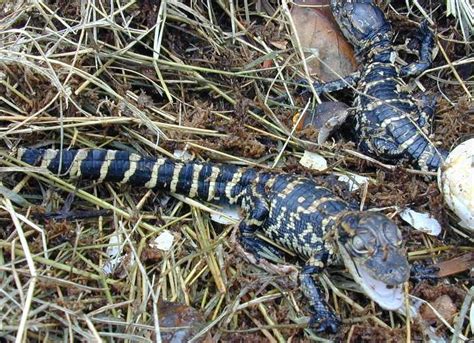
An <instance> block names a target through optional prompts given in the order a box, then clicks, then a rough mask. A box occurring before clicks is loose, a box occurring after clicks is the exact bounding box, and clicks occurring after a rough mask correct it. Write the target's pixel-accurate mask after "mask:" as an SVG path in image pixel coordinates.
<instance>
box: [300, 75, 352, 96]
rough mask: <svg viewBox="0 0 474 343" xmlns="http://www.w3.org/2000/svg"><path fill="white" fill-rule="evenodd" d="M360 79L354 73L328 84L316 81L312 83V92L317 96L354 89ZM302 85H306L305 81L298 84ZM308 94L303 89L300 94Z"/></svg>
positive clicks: (307, 91)
mask: <svg viewBox="0 0 474 343" xmlns="http://www.w3.org/2000/svg"><path fill="white" fill-rule="evenodd" d="M359 79H360V73H359V72H355V73H352V74H350V75H348V76H346V77H344V78H342V79H337V80H333V81H329V82H319V81H316V82H314V83H313V87H314V90H315V91H316V93H317V94H321V93H331V92H335V91H338V90H341V89H345V88H349V87H355V85H356V84H357V82H358V81H359ZM300 83H301V84H302V85H307V83H306V80H301V82H300ZM305 93H309V90H308V89H305V90H304V91H303V92H301V94H305Z"/></svg>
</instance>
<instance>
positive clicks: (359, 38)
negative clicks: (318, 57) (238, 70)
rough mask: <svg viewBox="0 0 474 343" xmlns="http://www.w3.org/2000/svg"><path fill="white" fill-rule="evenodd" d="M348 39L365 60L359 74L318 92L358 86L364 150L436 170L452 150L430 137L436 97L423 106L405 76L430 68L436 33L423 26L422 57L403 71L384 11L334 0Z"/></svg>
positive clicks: (366, 2)
mask: <svg viewBox="0 0 474 343" xmlns="http://www.w3.org/2000/svg"><path fill="white" fill-rule="evenodd" d="M331 9H332V12H333V15H334V17H335V18H336V21H337V22H338V24H339V27H340V28H341V30H342V32H343V33H344V36H345V37H346V38H347V39H348V40H349V41H351V43H352V44H353V45H354V47H355V48H356V52H357V55H358V56H359V58H360V60H361V61H360V66H361V67H360V70H359V72H357V73H354V74H352V75H349V76H347V77H346V78H344V79H343V80H336V81H331V82H328V83H325V84H319V83H315V85H314V86H315V89H316V91H317V92H332V91H336V90H340V89H343V88H347V87H351V86H352V87H355V88H356V91H357V97H356V99H355V107H356V109H355V111H354V112H355V113H354V115H355V120H356V126H355V135H356V137H357V140H358V146H359V149H360V150H361V151H363V152H365V153H368V154H370V155H374V156H376V157H378V158H380V159H382V160H388V161H390V160H392V161H393V160H398V159H400V158H406V159H408V160H409V161H410V162H411V163H413V164H415V165H417V166H418V167H419V168H420V169H422V170H427V171H436V170H437V169H438V168H439V166H440V165H441V163H442V162H443V160H444V159H445V158H446V156H447V152H446V151H444V150H442V149H439V148H436V147H435V146H433V144H432V143H431V142H430V141H429V139H428V131H429V117H431V116H432V115H433V113H434V107H435V102H434V101H433V99H432V98H428V97H426V98H425V99H423V101H424V104H423V105H422V106H421V107H418V106H417V104H416V102H415V100H414V98H413V97H412V96H411V94H409V93H408V92H407V91H406V90H404V88H405V87H404V84H403V81H402V80H401V77H404V76H411V75H416V74H419V73H421V72H423V71H424V70H426V69H427V68H428V67H429V66H430V64H431V50H432V46H433V42H434V40H433V33H432V32H431V30H430V29H429V28H428V26H427V24H426V23H422V24H421V27H420V33H421V35H422V39H421V42H420V43H421V45H420V59H419V61H418V62H416V63H412V64H409V65H406V66H404V67H402V68H399V67H398V66H396V65H395V64H394V61H395V56H396V52H395V50H394V48H393V33H392V29H391V26H390V24H389V23H388V22H387V20H386V19H385V16H384V14H383V13H382V11H381V10H380V9H379V8H378V7H377V6H376V5H374V4H373V2H372V1H370V0H354V1H347V0H331Z"/></svg>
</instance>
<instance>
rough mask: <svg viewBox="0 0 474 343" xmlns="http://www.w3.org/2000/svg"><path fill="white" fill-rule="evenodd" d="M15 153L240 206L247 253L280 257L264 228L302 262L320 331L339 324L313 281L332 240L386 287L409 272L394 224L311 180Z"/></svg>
mask: <svg viewBox="0 0 474 343" xmlns="http://www.w3.org/2000/svg"><path fill="white" fill-rule="evenodd" d="M17 156H18V159H20V160H21V161H23V162H24V163H26V164H29V165H32V166H38V167H43V168H47V169H48V170H49V171H51V172H52V173H54V174H58V175H61V176H62V177H65V178H82V179H89V180H98V181H113V182H120V183H127V184H131V185H133V186H138V187H145V188H151V189H160V190H164V191H168V192H173V193H177V194H182V195H185V196H189V197H194V198H199V199H201V200H204V201H211V202H225V203H229V204H237V205H239V206H240V207H241V208H242V209H243V212H244V214H245V215H244V219H243V220H242V221H241V223H240V225H239V229H240V232H241V237H240V238H241V242H242V244H243V246H244V248H245V249H246V250H247V251H249V252H251V253H253V254H255V255H256V256H257V257H259V256H260V257H261V256H262V255H265V254H267V253H271V254H277V255H281V252H280V251H279V250H277V249H276V248H273V247H272V246H269V245H267V243H265V242H264V241H263V240H261V239H259V238H257V236H256V235H255V233H256V231H261V232H263V233H264V234H265V235H266V236H268V237H270V238H271V239H273V240H274V241H275V242H277V243H279V244H281V245H283V246H284V247H286V248H288V249H289V250H291V251H293V252H295V253H296V254H297V255H298V256H299V257H300V258H301V259H302V260H303V261H305V264H304V267H303V270H302V272H301V275H300V281H301V288H302V291H303V293H304V294H305V296H307V297H308V299H309V301H310V305H311V307H312V308H313V310H314V315H313V316H312V318H311V324H312V325H313V326H314V327H317V329H318V330H319V331H332V332H335V331H336V330H337V329H338V327H339V325H340V321H339V319H338V317H337V316H336V315H335V314H334V312H332V311H331V310H330V308H329V306H328V304H327V303H326V301H325V300H324V297H323V296H322V293H321V291H320V289H319V287H318V285H317V284H316V283H315V281H314V279H313V276H314V275H315V274H317V273H319V272H321V270H322V269H323V268H324V267H326V265H328V264H331V263H333V262H334V261H335V260H336V257H337V256H336V252H337V249H338V248H337V246H339V247H341V246H342V247H344V249H346V250H347V251H348V252H349V253H350V254H351V258H353V259H354V261H355V262H356V263H358V264H359V265H364V266H365V267H366V269H367V270H368V271H369V273H370V274H371V276H372V277H374V278H376V279H377V280H380V281H382V282H383V283H385V284H386V285H389V286H396V285H400V284H401V283H403V282H405V281H406V280H407V279H408V276H409V266H408V262H407V258H406V255H405V251H404V250H403V249H402V248H401V234H400V231H399V229H398V227H397V226H396V225H395V224H393V223H392V222H391V221H390V220H389V219H388V218H386V217H385V216H383V215H381V214H377V213H372V212H358V211H353V210H352V209H351V208H350V207H349V205H348V204H347V203H346V202H344V201H343V200H341V199H339V198H337V197H336V196H335V195H334V194H333V193H332V192H331V191H329V190H328V189H326V188H323V187H320V186H318V185H316V184H315V183H314V182H313V181H312V180H310V179H308V178H304V177H297V176H292V175H290V174H285V173H271V172H264V171H258V170H256V169H253V168H242V167H237V166H233V165H219V164H210V163H197V162H188V163H181V162H175V161H173V160H170V159H163V158H159V159H156V158H148V157H141V156H139V155H136V154H131V153H128V152H124V151H113V150H93V149H80V150H63V151H62V152H60V151H59V150H51V149H48V150H44V149H19V151H18V154H17ZM331 236H332V237H333V238H330V237H331ZM336 244H339V245H336Z"/></svg>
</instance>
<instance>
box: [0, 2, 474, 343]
mask: <svg viewBox="0 0 474 343" xmlns="http://www.w3.org/2000/svg"><path fill="white" fill-rule="evenodd" d="M400 3H402V4H401V5H400V6H398V7H397V6H396V4H392V6H391V7H387V8H385V10H386V11H390V12H391V13H392V15H395V14H394V13H398V15H399V16H401V17H403V16H407V17H408V16H409V17H410V19H413V20H415V21H419V20H421V18H422V17H423V16H427V17H429V18H430V19H431V20H432V21H435V22H436V23H437V24H438V42H439V44H438V51H439V53H438V57H437V59H436V62H435V65H434V66H433V68H432V69H430V70H428V71H427V72H425V73H424V75H423V76H422V77H420V78H418V79H417V81H418V82H417V83H413V85H415V87H417V88H419V87H422V86H421V83H423V84H424V87H426V88H427V89H429V90H431V91H433V92H436V93H437V94H440V95H441V97H442V98H443V99H444V100H443V101H442V106H441V108H440V110H439V111H438V116H437V120H436V121H437V124H439V123H442V124H443V125H436V131H435V134H438V135H440V137H445V138H446V140H445V142H444V143H445V144H446V146H447V147H448V148H449V147H450V146H451V145H453V144H456V143H457V142H459V141H460V140H462V139H464V138H466V137H467V136H468V135H472V133H473V129H472V128H473V124H472V121H471V122H469V120H470V119H472V118H470V117H469V114H468V113H469V111H468V108H469V106H471V105H470V104H469V100H471V99H472V91H473V88H472V85H473V80H472V63H473V61H474V58H473V57H472V56H466V52H468V51H472V50H470V49H472V44H471V43H472V42H466V41H464V40H463V38H462V37H463V36H462V34H461V33H460V32H458V31H457V30H456V29H455V28H454V26H452V25H451V24H454V23H455V22H454V21H453V19H449V18H446V17H445V13H444V8H443V7H440V6H437V5H435V4H434V3H435V2H432V3H433V5H432V6H433V7H430V6H429V5H428V4H427V3H428V2H421V1H415V2H414V3H415V5H414V6H413V7H411V8H409V9H407V8H406V7H404V6H405V2H402V1H401V2H400ZM0 9H1V17H2V19H1V20H0V111H1V113H0V120H1V121H2V123H3V125H2V127H1V128H0V139H1V144H2V151H1V156H2V159H1V164H2V167H3V168H2V172H3V173H2V176H3V177H2V184H1V185H0V193H1V198H0V221H1V227H2V231H1V233H0V337H4V338H5V339H7V340H15V339H16V340H17V341H26V340H28V341H30V340H38V341H39V340H45V341H49V340H69V341H72V340H73V339H74V340H81V341H82V340H115V339H120V340H122V339H123V340H126V341H149V340H159V337H160V336H159V335H157V333H158V332H160V330H161V332H164V331H166V330H164V329H163V328H160V324H159V320H158V318H161V319H163V318H162V317H161V314H162V313H160V311H159V301H158V299H164V300H167V301H171V302H179V303H183V304H186V305H189V306H191V307H193V308H196V309H198V310H200V312H201V313H202V314H203V318H204V323H205V324H204V325H203V326H202V327H199V328H195V330H194V332H193V333H192V335H194V340H195V341H198V340H200V339H204V338H207V339H211V338H212V339H213V340H216V341H219V340H226V341H242V340H248V339H251V340H256V341H271V342H276V341H278V342H284V341H287V340H291V339H297V340H302V339H305V340H311V339H324V338H323V337H327V336H324V335H323V337H319V338H317V337H316V335H315V334H314V333H313V332H311V331H310V330H308V329H307V328H306V319H307V318H306V317H305V315H307V314H308V313H309V312H308V309H307V308H306V305H305V304H306V302H305V300H304V299H303V298H302V295H301V292H300V291H299V290H298V287H297V284H296V283H295V282H294V280H293V279H292V278H291V277H288V276H281V275H276V274H275V275H272V274H268V273H266V272H264V271H262V270H260V269H259V268H256V267H254V266H252V265H251V264H248V262H246V261H245V260H244V259H243V258H242V256H241V255H240V254H239V253H238V252H237V250H236V248H235V244H234V243H233V241H232V239H231V236H232V228H233V227H232V226H229V225H228V226H222V225H218V224H216V223H213V222H211V221H210V218H209V214H210V213H213V212H216V211H219V209H218V208H216V207H210V205H208V204H200V203H198V202H196V201H193V200H191V199H186V198H183V197H180V198H179V199H174V198H171V199H170V198H167V197H166V196H165V195H162V194H154V193H152V192H151V191H148V192H147V191H146V190H136V189H131V188H130V187H127V186H119V185H115V184H100V185H98V184H95V183H92V184H90V183H89V184H88V183H85V182H80V183H77V182H73V181H67V180H62V179H60V178H58V177H55V176H54V175H50V174H45V175H39V174H37V173H34V172H33V171H32V170H31V169H28V168H25V167H21V166H19V163H18V161H15V160H12V159H11V158H9V157H8V156H9V155H11V152H12V151H14V150H16V149H17V148H18V147H20V146H30V147H42V146H51V145H54V146H55V147H59V146H64V147H81V148H84V147H93V148H101V147H107V148H114V149H128V150H131V151H137V152H139V153H141V154H148V155H164V156H168V157H173V152H174V151H175V150H176V149H181V150H187V151H189V152H190V153H192V154H193V156H194V158H196V159H204V160H208V159H209V160H212V161H219V162H227V163H235V164H239V165H249V166H257V167H261V168H270V167H271V168H283V169H285V170H288V171H294V172H300V173H306V174H314V175H316V174H317V173H312V172H311V171H308V170H303V169H302V168H301V167H299V166H298V164H297V162H296V161H297V159H298V158H299V157H300V156H301V154H302V152H303V151H304V150H305V149H311V150H315V151H317V152H318V153H320V154H321V155H323V156H324V157H325V158H326V159H327V160H328V162H329V165H330V166H331V168H330V170H329V171H328V173H329V172H331V171H338V172H349V171H350V172H353V173H359V174H363V175H366V176H369V177H370V178H371V179H372V180H374V183H372V184H371V185H370V186H369V188H368V189H367V190H366V191H365V192H361V193H360V194H358V193H356V194H352V195H348V194H347V192H344V191H340V194H342V195H343V196H345V197H346V198H347V197H349V198H353V199H352V200H358V201H360V200H361V199H362V200H363V201H364V202H365V204H366V205H368V206H371V207H386V210H385V212H386V213H388V214H391V215H395V214H396V209H395V207H394V206H405V205H409V206H411V207H413V208H415V209H420V210H425V211H431V212H436V215H437V217H438V218H439V219H440V220H441V221H442V223H443V226H444V228H445V231H444V233H443V236H442V237H441V238H432V237H428V236H425V235H422V234H419V233H412V232H410V230H409V229H408V228H407V227H406V226H404V225H403V224H402V227H403V229H404V230H405V231H404V233H405V237H407V246H408V249H409V251H410V257H411V259H413V260H415V259H416V260H427V261H439V260H444V259H448V258H450V257H452V256H456V255H458V254H459V253H460V252H463V251H472V250H473V248H472V238H471V237H469V236H468V235H466V234H465V233H463V232H462V231H460V230H459V229H458V228H457V227H456V226H455V225H454V224H453V223H454V221H453V220H452V218H450V215H449V214H448V213H446V212H444V211H443V206H442V200H441V197H440V195H439V192H438V191H437V188H436V184H435V181H434V180H428V179H426V178H424V177H423V176H420V175H419V173H417V172H416V171H412V170H410V169H404V168H398V169H395V168H393V167H392V166H387V165H384V164H381V163H380V162H378V161H373V160H372V159H370V158H368V157H365V156H363V155H361V154H359V153H357V152H356V151H354V150H353V145H352V144H351V143H350V142H349V143H348V142H346V143H344V142H341V141H339V142H330V143H327V144H325V145H324V146H320V147H318V146H316V144H314V143H312V142H311V141H309V140H307V139H305V136H302V135H301V134H298V133H295V131H296V130H295V128H296V124H297V123H293V121H292V117H293V114H294V113H297V112H299V111H301V110H302V109H303V108H304V107H305V106H306V105H307V104H293V105H291V106H290V105H287V106H274V104H272V103H271V101H269V98H270V97H276V96H279V95H281V94H285V93H288V94H290V95H291V94H293V90H294V81H293V80H295V79H298V78H301V77H308V75H307V73H305V70H307V68H306V66H305V61H304V60H303V59H302V58H301V55H302V54H301V49H300V47H298V45H297V42H295V41H293V40H292V39H291V32H293V26H294V25H297V23H296V24H295V23H294V22H292V21H291V20H290V18H289V15H288V4H287V2H286V1H283V5H282V6H280V7H278V5H277V4H275V2H273V1H247V0H244V1H222V0H217V1H204V0H199V1H192V2H179V1H169V2H165V1H162V2H159V1H152V0H148V1H138V2H137V1H129V2H122V1H110V2H106V1H95V2H93V1H81V2H80V1H65V0H58V1H50V2H45V1H18V2H17V1H2V2H0ZM463 33H464V32H463ZM295 46H296V47H295ZM469 68H471V69H469ZM469 70H470V71H469ZM469 76H470V79H469V78H468V77H469ZM471 117H472V115H471ZM375 167H377V168H375ZM19 171H21V172H19ZM316 176H317V175H316ZM414 190H416V192H415V191H414ZM420 194H424V195H425V196H426V197H429V198H430V200H429V201H428V203H427V201H426V197H425V198H422V199H421V198H420V196H419V195H420ZM71 196H73V197H71ZM68 209H72V210H73V211H83V213H91V212H92V214H94V211H99V210H100V211H102V212H95V213H96V216H92V217H91V218H87V219H77V220H69V221H64V222H56V221H53V220H48V219H44V216H43V215H42V214H43V213H45V212H46V213H50V212H61V211H62V212H64V211H67V210H68ZM103 210H106V211H105V212H104V211H103ZM99 214H100V216H99ZM397 220H398V219H397ZM164 230H169V231H170V232H172V234H173V235H174V244H173V246H172V248H171V250H169V251H167V252H163V251H161V250H158V249H156V248H154V247H153V246H152V245H150V243H152V242H153V241H154V239H155V238H156V237H158V236H159V235H160V233H162V232H163V231H164ZM112 237H115V238H113V239H111V238H112ZM117 237H118V238H117ZM112 247H115V248H117V249H119V252H120V254H121V255H123V256H125V258H124V260H122V263H121V265H120V266H119V267H117V270H115V272H114V273H112V274H105V273H104V270H103V267H104V265H105V264H106V263H107V261H108V260H109V257H108V255H107V249H109V248H112ZM445 281H446V282H448V283H450V284H452V285H454V286H455V287H457V289H459V290H461V291H463V292H464V293H467V291H468V288H469V281H468V276H467V275H466V274H461V275H458V276H456V277H452V278H446V280H445ZM322 282H323V284H324V285H325V286H326V288H327V290H328V294H329V295H330V297H329V302H330V304H331V305H332V306H333V307H334V308H335V309H336V310H337V311H338V313H340V315H341V317H342V318H344V327H343V330H342V331H341V332H340V333H339V334H338V335H337V336H329V338H330V339H336V340H347V341H351V340H355V341H357V340H361V339H363V338H364V337H366V336H367V335H369V337H372V338H373V339H374V340H376V337H380V335H382V337H383V335H386V337H392V338H393V339H394V340H398V341H400V340H404V339H405V338H406V337H410V336H411V338H412V339H419V338H421V337H422V335H423V333H422V332H423V329H422V328H421V325H420V324H419V323H417V322H415V323H412V324H411V325H410V324H409V323H410V322H409V321H407V320H406V318H405V316H403V315H399V314H396V313H392V312H387V311H382V310H381V309H380V308H379V307H377V305H375V304H373V303H370V302H369V301H368V300H367V299H366V298H365V297H364V296H363V295H360V294H359V293H358V292H357V291H355V290H354V284H353V282H351V281H350V280H349V279H348V278H347V274H346V273H345V272H344V271H342V270H340V269H339V270H336V271H335V272H334V273H331V278H330V279H329V278H327V277H326V276H325V277H323V280H322ZM466 299H467V300H469V299H472V294H471V298H469V297H466ZM462 301H463V299H459V303H458V304H457V305H458V306H459V308H461V302H462ZM467 306H468V305H464V306H463V307H462V309H463V310H462V311H464V312H463V315H462V320H459V318H458V319H457V320H456V322H455V323H454V324H453V323H442V324H440V325H439V328H438V331H439V333H441V334H446V335H447V336H448V337H458V336H459V335H464V336H469V331H470V330H471V328H470V326H469V323H468V322H469V321H468V320H465V318H464V316H465V315H466V311H467V310H466V307H467ZM374 324H375V325H377V327H376V329H374ZM449 328H451V329H449ZM373 330H378V331H377V332H374V331H373ZM449 330H456V333H455V334H454V335H453V334H451V333H449ZM364 335H365V336H364ZM377 335H378V336H377ZM387 335H388V336H387Z"/></svg>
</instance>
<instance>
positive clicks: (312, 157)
mask: <svg viewBox="0 0 474 343" xmlns="http://www.w3.org/2000/svg"><path fill="white" fill-rule="evenodd" d="M300 164H301V165H302V166H304V167H306V168H309V169H314V170H319V171H321V170H325V169H327V168H328V162H327V161H326V159H325V158H324V157H322V156H321V155H319V154H317V153H315V152H311V151H308V150H306V151H305V152H304V154H303V157H301V160H300Z"/></svg>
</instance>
